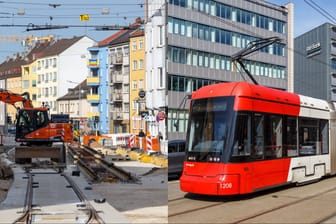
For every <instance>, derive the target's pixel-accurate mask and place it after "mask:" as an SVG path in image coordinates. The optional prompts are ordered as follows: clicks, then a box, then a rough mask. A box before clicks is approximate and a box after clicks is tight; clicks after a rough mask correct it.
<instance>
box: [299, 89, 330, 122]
mask: <svg viewBox="0 0 336 224" xmlns="http://www.w3.org/2000/svg"><path fill="white" fill-rule="evenodd" d="M299 97H300V116H303V117H315V118H324V119H330V112H331V111H334V108H335V107H334V106H333V105H331V104H330V103H328V101H326V100H321V99H316V98H313V97H309V96H303V95H299Z"/></svg>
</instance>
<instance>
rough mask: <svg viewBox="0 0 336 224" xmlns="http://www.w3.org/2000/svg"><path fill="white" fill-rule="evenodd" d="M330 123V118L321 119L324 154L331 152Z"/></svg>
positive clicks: (321, 138)
mask: <svg viewBox="0 0 336 224" xmlns="http://www.w3.org/2000/svg"><path fill="white" fill-rule="evenodd" d="M328 132H329V123H328V120H320V133H321V134H320V141H321V152H322V154H328V153H329V133H328Z"/></svg>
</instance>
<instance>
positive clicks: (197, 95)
mask: <svg viewBox="0 0 336 224" xmlns="http://www.w3.org/2000/svg"><path fill="white" fill-rule="evenodd" d="M335 119H336V116H335V105H334V104H333V103H328V102H327V101H324V100H319V99H314V98H311V97H306V96H301V95H297V94H293V93H289V92H285V91H281V90H276V89H271V88H267V87H263V86H259V85H254V84H251V83H247V82H232V83H221V84H214V85H209V86H206V87H203V88H201V89H199V90H197V91H195V92H194V93H193V94H192V98H191V103H190V116H189V126H188V131H187V138H186V139H187V142H186V144H187V146H186V151H187V152H186V158H185V161H184V167H183V174H182V176H181V178H180V188H181V190H182V191H185V192H190V193H196V194H208V195H233V194H246V193H251V192H256V191H260V190H263V189H267V188H272V187H276V186H280V185H285V184H289V183H297V184H302V183H307V182H311V181H317V180H319V179H320V178H321V177H323V176H326V175H334V174H335V173H336V156H335V152H336V145H335V144H336V140H334V139H335V137H334V138H332V136H336V135H335V134H336V132H335V131H336V120H335Z"/></svg>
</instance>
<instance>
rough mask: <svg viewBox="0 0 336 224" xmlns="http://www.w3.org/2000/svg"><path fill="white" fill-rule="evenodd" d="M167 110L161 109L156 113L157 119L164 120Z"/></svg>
mask: <svg viewBox="0 0 336 224" xmlns="http://www.w3.org/2000/svg"><path fill="white" fill-rule="evenodd" d="M165 116H166V114H165V112H164V111H159V112H158V113H157V115H156V121H157V122H159V121H163V120H164V119H165Z"/></svg>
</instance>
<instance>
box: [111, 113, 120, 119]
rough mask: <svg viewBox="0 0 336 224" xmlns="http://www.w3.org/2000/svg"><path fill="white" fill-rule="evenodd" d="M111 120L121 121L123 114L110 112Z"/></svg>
mask: <svg viewBox="0 0 336 224" xmlns="http://www.w3.org/2000/svg"><path fill="white" fill-rule="evenodd" d="M111 115H112V120H123V113H122V112H112V113H111Z"/></svg>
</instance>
